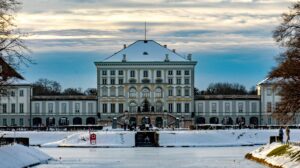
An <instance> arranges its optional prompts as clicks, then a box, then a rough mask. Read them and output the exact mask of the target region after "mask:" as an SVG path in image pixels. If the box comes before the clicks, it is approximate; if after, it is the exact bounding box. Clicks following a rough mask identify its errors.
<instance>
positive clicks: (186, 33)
mask: <svg viewBox="0 0 300 168" xmlns="http://www.w3.org/2000/svg"><path fill="white" fill-rule="evenodd" d="M22 2H23V8H22V9H21V10H20V12H19V13H18V15H17V17H16V24H17V25H18V27H19V28H20V29H21V31H23V32H26V33H28V34H29V36H28V37H26V38H25V41H26V44H27V46H28V47H29V48H30V49H31V50H32V51H33V52H32V54H31V56H32V58H33V59H34V61H35V62H36V63H37V64H34V65H31V66H30V67H24V68H23V69H22V73H23V74H24V76H25V77H26V79H27V81H28V82H34V81H36V80H37V79H39V78H48V79H51V80H56V81H58V82H60V83H61V84H62V86H63V87H64V88H66V87H81V88H83V89H86V88H90V87H96V68H95V66H94V63H93V62H94V61H101V60H103V59H104V58H105V57H108V56H110V55H112V54H113V53H114V52H116V51H118V50H120V49H121V48H122V47H123V44H127V45H129V44H131V43H133V42H134V41H136V40H140V39H143V35H144V21H147V22H148V31H147V34H148V38H149V39H152V40H156V41H157V42H159V43H161V44H167V45H168V47H169V48H175V49H176V51H177V52H178V53H181V54H182V55H187V54H188V53H192V54H193V59H194V60H197V61H198V65H197V67H196V87H198V88H200V89H205V88H206V87H207V86H208V84H209V83H212V82H238V83H241V84H243V85H245V86H246V87H247V88H249V87H251V86H254V85H256V83H258V82H259V81H261V80H263V79H264V78H265V77H266V75H267V73H268V72H269V71H270V70H271V68H272V67H273V66H275V65H276V63H275V61H274V57H275V56H276V55H278V54H279V47H278V46H277V45H276V44H275V42H274V41H273V39H272V31H273V30H274V29H275V27H276V26H277V25H278V24H279V23H280V14H281V13H283V12H287V11H288V6H290V5H291V3H292V2H295V0H186V1H179V0H152V1H151V3H150V2H144V1H138V0H128V1H122V0H115V1H109V0H102V1H100V0H22Z"/></svg>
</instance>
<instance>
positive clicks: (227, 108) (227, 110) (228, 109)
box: [225, 102, 230, 113]
mask: <svg viewBox="0 0 300 168" xmlns="http://www.w3.org/2000/svg"><path fill="white" fill-rule="evenodd" d="M229 112H230V103H228V102H226V103H225V113H229Z"/></svg>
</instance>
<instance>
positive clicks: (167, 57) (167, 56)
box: [165, 54, 170, 62]
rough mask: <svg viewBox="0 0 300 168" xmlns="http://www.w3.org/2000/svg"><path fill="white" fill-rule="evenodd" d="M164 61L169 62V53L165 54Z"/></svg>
mask: <svg viewBox="0 0 300 168" xmlns="http://www.w3.org/2000/svg"><path fill="white" fill-rule="evenodd" d="M165 62H170V60H169V54H166V58H165Z"/></svg>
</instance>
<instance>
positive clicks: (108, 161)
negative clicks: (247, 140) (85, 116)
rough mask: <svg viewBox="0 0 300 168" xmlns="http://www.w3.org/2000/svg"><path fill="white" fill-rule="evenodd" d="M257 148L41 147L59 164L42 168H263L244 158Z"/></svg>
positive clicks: (54, 163)
mask: <svg viewBox="0 0 300 168" xmlns="http://www.w3.org/2000/svg"><path fill="white" fill-rule="evenodd" d="M256 148H257V146H256V147H215V148H212V147H206V148H204V147H201V148H40V149H41V150H42V151H44V152H46V153H47V154H49V155H50V156H52V157H53V158H55V159H57V160H58V161H51V162H50V163H49V164H44V165H39V166H38V167H40V168H65V167H78V168H79V167H80V168H82V167H85V168H87V167H103V168H140V167H142V168H153V167H169V168H235V167H236V168H240V167H243V168H263V167H264V166H262V165H259V164H257V163H255V162H252V161H248V160H245V159H244V155H245V154H246V153H247V152H249V151H252V150H254V149H256ZM60 157H61V160H59V158H60Z"/></svg>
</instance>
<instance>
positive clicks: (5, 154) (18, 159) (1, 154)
mask: <svg viewBox="0 0 300 168" xmlns="http://www.w3.org/2000/svg"><path fill="white" fill-rule="evenodd" d="M49 159H51V157H50V156H48V155H47V154H45V153H43V152H41V151H39V150H38V149H36V148H34V147H26V146H23V145H17V144H15V145H5V146H1V147H0V162H1V164H0V167H3V168H4V167H5V168H19V167H28V166H32V165H37V164H40V163H46V162H47V161H48V160H49Z"/></svg>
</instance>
